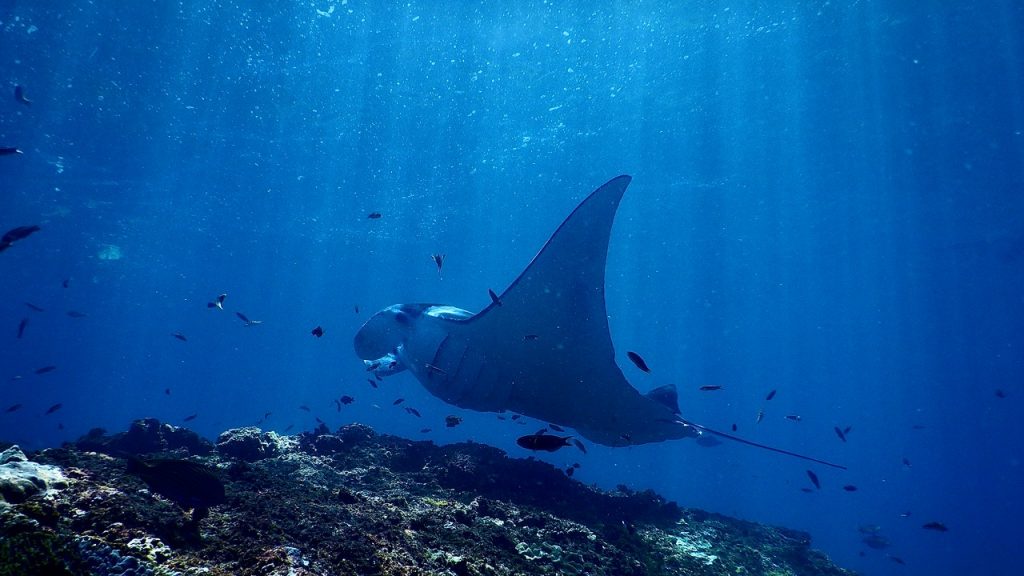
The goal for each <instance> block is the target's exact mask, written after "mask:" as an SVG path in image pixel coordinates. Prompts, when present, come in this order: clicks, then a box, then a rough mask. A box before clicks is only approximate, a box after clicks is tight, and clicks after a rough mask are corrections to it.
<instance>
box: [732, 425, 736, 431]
mask: <svg viewBox="0 0 1024 576" xmlns="http://www.w3.org/2000/svg"><path fill="white" fill-rule="evenodd" d="M732 431H733V432H735V431H736V425H735V424H733V425H732Z"/></svg>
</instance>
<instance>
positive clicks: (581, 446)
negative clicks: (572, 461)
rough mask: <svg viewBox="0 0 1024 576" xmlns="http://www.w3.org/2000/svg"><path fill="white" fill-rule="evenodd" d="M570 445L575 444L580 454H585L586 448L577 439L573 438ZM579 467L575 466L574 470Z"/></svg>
mask: <svg viewBox="0 0 1024 576" xmlns="http://www.w3.org/2000/svg"><path fill="white" fill-rule="evenodd" d="M572 443H573V444H575V445H576V447H577V448H579V449H580V452H583V453H584V454H586V453H587V447H586V446H584V445H583V442H580V441H579V440H578V439H577V438H573V439H572ZM579 467H580V465H579V464H576V468H579Z"/></svg>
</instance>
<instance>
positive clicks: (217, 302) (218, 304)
mask: <svg viewBox="0 0 1024 576" xmlns="http://www.w3.org/2000/svg"><path fill="white" fill-rule="evenodd" d="M227 297H228V295H227V294H221V295H220V296H217V297H216V298H214V300H213V302H207V303H206V307H207V308H216V309H218V310H223V309H224V299H225V298H227Z"/></svg>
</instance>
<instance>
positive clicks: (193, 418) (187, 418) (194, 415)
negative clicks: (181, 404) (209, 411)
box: [182, 414, 199, 422]
mask: <svg viewBox="0 0 1024 576" xmlns="http://www.w3.org/2000/svg"><path fill="white" fill-rule="evenodd" d="M198 417H199V414H189V415H188V416H185V419H184V420H182V422H191V421H193V420H195V419H196V418H198Z"/></svg>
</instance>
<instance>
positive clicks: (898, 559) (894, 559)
mask: <svg viewBox="0 0 1024 576" xmlns="http://www.w3.org/2000/svg"><path fill="white" fill-rule="evenodd" d="M886 558H888V559H889V560H892V561H893V562H895V563H897V564H906V562H904V561H903V558H900V557H899V556H893V555H891V554H888V555H886Z"/></svg>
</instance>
